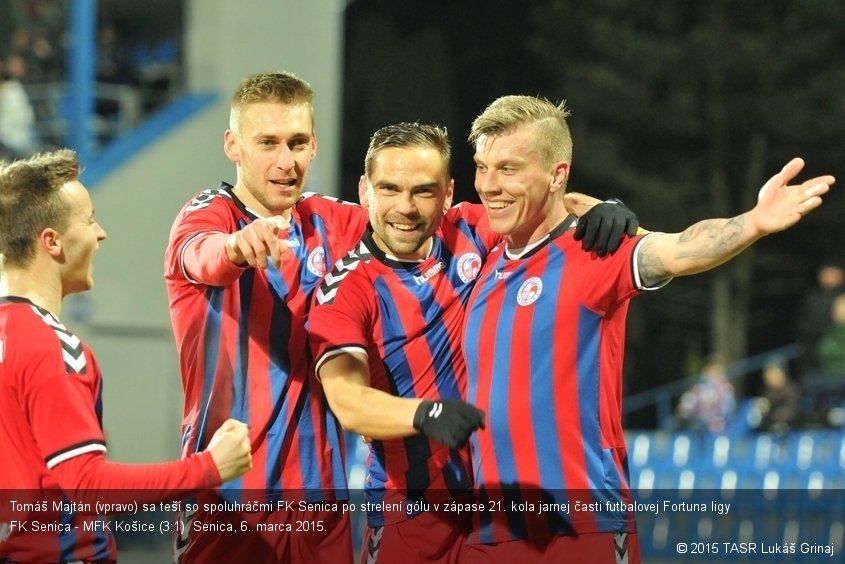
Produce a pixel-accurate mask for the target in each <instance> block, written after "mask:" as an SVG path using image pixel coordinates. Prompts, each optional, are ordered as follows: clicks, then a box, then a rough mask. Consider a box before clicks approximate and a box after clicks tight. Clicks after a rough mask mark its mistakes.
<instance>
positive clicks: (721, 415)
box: [674, 257, 845, 434]
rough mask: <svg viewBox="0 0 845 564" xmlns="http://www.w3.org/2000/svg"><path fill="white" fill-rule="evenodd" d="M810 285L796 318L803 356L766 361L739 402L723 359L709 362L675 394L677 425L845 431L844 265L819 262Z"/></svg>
mask: <svg viewBox="0 0 845 564" xmlns="http://www.w3.org/2000/svg"><path fill="white" fill-rule="evenodd" d="M816 280H817V283H816V285H815V286H814V287H812V288H811V289H810V290H809V291H808V292H807V294H806V295H805V296H804V298H803V300H802V302H801V306H800V308H799V311H798V316H797V319H796V320H795V326H796V329H797V340H798V344H799V345H800V348H801V354H800V356H799V357H798V358H797V359H796V360H795V361H794V362H793V363H792V367H790V362H788V360H787V359H784V358H777V357H775V358H771V359H769V360H768V361H767V362H766V363H765V364H764V366H763V367H762V369H761V370H760V383H759V388H758V390H756V391H755V392H754V393H753V394H751V395H749V396H747V397H745V398H743V399H740V398H738V397H737V392H736V390H735V388H734V385H733V384H732V382H731V379H730V378H729V377H728V374H727V364H726V362H725V359H723V358H721V357H719V356H718V355H714V356H712V357H711V358H710V359H709V360H708V361H707V363H706V364H705V366H704V367H703V369H702V370H701V374H700V376H699V378H698V380H697V381H696V382H695V383H693V384H692V385H691V386H690V388H689V389H688V390H687V391H685V392H684V393H683V394H682V395H681V397H680V399H679V401H678V404H677V407H676V409H675V417H674V426H675V427H677V428H683V429H688V430H703V431H707V432H711V433H722V432H729V431H730V430H731V428H734V429H739V430H756V431H761V432H771V433H776V434H783V433H786V432H788V431H789V430H790V429H795V428H815V427H834V428H836V427H844V426H845V260H842V259H840V258H839V257H829V258H828V259H827V260H825V261H823V262H822V263H821V264H820V266H819V268H818V271H817V275H816ZM793 374H794V376H793Z"/></svg>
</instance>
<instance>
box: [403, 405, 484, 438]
mask: <svg viewBox="0 0 845 564" xmlns="http://www.w3.org/2000/svg"><path fill="white" fill-rule="evenodd" d="M479 427H481V428H482V429H483V428H484V412H483V411H481V410H480V409H478V408H477V407H475V406H474V405H470V404H468V403H465V402H462V401H460V400H437V401H429V400H424V401H423V402H422V403H421V404H420V406H419V407H418V408H417V412H416V413H415V414H414V429H416V430H417V431H419V432H420V433H422V434H423V435H425V436H427V437H431V438H432V439H434V440H435V441H438V442H441V443H443V444H444V445H446V446H447V447H449V448H457V447H459V446H461V445H463V444H464V443H465V442H467V439H469V436H470V435H471V434H472V432H473V431H475V430H476V429H478V428H479Z"/></svg>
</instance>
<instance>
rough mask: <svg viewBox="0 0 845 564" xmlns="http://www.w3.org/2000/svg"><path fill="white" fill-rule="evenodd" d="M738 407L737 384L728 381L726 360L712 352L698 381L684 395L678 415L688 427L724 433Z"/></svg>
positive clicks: (679, 405)
mask: <svg viewBox="0 0 845 564" xmlns="http://www.w3.org/2000/svg"><path fill="white" fill-rule="evenodd" d="M735 407H736V397H735V395H734V387H733V385H732V384H731V383H730V381H729V380H728V377H727V372H726V369H725V361H724V359H723V358H722V357H721V356H719V355H712V356H711V357H710V359H709V360H708V361H707V364H706V365H705V366H704V369H703V370H702V371H701V378H700V379H699V380H698V382H696V383H695V384H693V386H692V387H691V388H690V389H689V390H687V391H686V392H684V394H683V395H682V396H681V401H680V403H679V404H678V409H677V416H678V419H679V420H680V422H681V424H682V426H683V427H685V428H688V429H695V430H698V429H706V430H707V431H710V432H711V433H721V432H722V431H724V430H725V426H726V423H727V420H728V418H729V417H730V416H731V415H732V414H733V411H734V408H735Z"/></svg>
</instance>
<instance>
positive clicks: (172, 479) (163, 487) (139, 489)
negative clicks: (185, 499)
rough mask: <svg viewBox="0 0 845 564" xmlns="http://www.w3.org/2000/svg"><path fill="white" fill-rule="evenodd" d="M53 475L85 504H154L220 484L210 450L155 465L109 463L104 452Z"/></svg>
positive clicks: (78, 460) (59, 467) (77, 459)
mask: <svg viewBox="0 0 845 564" xmlns="http://www.w3.org/2000/svg"><path fill="white" fill-rule="evenodd" d="M53 473H54V475H55V476H56V479H57V480H58V482H59V485H60V486H61V488H62V490H64V491H65V492H66V493H67V494H68V496H69V497H70V498H71V499H72V500H74V501H76V502H83V503H91V501H98V502H100V503H103V502H108V503H127V502H132V501H135V502H138V503H155V502H159V501H167V500H170V499H176V498H178V497H182V496H185V495H188V494H191V493H194V492H196V491H198V490H200V489H205V488H211V487H215V486H218V485H220V474H219V472H218V471H217V467H216V466H215V464H214V460H213V459H212V457H211V453H210V452H208V451H203V452H199V453H195V454H192V455H191V456H189V457H188V458H184V459H182V460H174V461H171V462H161V463H155V464H121V463H117V462H109V461H107V460H106V459H105V456H103V454H102V453H97V452H91V453H86V454H83V455H80V456H76V457H74V458H71V459H69V460H66V461H64V462H62V463H60V464H58V465H56V467H55V468H53ZM88 498H91V500H89V499H88ZM92 505H93V503H92Z"/></svg>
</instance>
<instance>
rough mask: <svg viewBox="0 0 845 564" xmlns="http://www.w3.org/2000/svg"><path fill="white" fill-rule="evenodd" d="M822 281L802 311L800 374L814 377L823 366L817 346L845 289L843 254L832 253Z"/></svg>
mask: <svg viewBox="0 0 845 564" xmlns="http://www.w3.org/2000/svg"><path fill="white" fill-rule="evenodd" d="M816 278H817V281H818V285H817V287H815V288H813V289H812V290H811V291H809V292H808V293H807V294H806V295H805V296H804V299H803V301H802V303H801V309H800V310H799V312H798V320H797V331H798V343H799V344H800V345H801V346H802V347H803V349H804V353H803V355H802V357H801V361H800V366H799V377H800V378H802V379H803V378H805V377H808V376H809V377H810V378H812V373H813V372H815V371H817V370H818V369H819V368H820V365H819V362H818V355H817V354H816V352H817V351H816V349H817V347H818V345H819V340H820V339H821V337H822V335H823V334H824V333H825V332H826V331H827V330H828V328H829V327H830V325H831V305H832V304H833V300H834V298H835V297H836V296H837V295H838V294H841V293H843V292H845V266H843V261H842V260H841V259H839V258H836V257H832V258H829V259H827V260H825V261H824V262H822V263H821V265H820V266H819V269H818V271H817V275H816Z"/></svg>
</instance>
